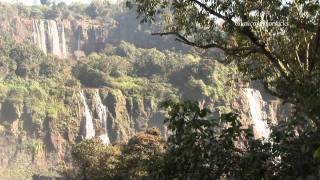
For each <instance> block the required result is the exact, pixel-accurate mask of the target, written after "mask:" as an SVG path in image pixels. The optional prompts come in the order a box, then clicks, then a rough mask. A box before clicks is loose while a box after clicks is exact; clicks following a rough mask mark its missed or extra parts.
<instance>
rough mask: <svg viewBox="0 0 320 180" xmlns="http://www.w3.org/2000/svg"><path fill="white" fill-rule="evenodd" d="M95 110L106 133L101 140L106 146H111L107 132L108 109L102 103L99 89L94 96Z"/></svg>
mask: <svg viewBox="0 0 320 180" xmlns="http://www.w3.org/2000/svg"><path fill="white" fill-rule="evenodd" d="M94 102H95V109H96V112H97V115H98V118H99V120H100V122H101V125H102V128H103V129H104V133H103V134H102V135H100V136H99V137H100V139H101V140H102V142H103V143H104V144H110V140H109V135H108V130H107V107H106V106H105V105H104V104H103V103H102V101H101V97H100V94H99V90H98V89H97V90H96V91H95V94H94Z"/></svg>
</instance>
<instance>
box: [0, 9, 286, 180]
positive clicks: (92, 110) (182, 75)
mask: <svg viewBox="0 0 320 180" xmlns="http://www.w3.org/2000/svg"><path fill="white" fill-rule="evenodd" d="M0 7H1V6H0ZM123 18H128V19H129V20H126V23H128V21H130V18H131V19H135V16H134V15H132V14H130V13H128V14H125V15H123V16H121V17H118V19H123ZM115 19H116V18H115ZM115 19H112V18H109V19H108V18H105V19H104V20H103V22H102V21H101V20H97V19H88V18H79V19H77V18H73V19H72V18H61V17H59V18H39V17H38V18H35V17H32V18H31V17H24V16H21V15H14V16H10V17H7V18H6V19H3V21H1V22H0V31H1V32H2V33H1V34H4V35H5V36H7V37H10V38H13V39H14V40H15V42H13V43H11V42H10V43H7V42H6V41H5V40H3V39H1V38H0V54H1V61H0V80H1V83H0V157H1V161H0V179H3V178H2V176H1V175H3V174H8V173H9V174H10V173H12V172H10V171H9V172H8V171H6V172H5V173H3V172H2V171H4V169H14V168H19V171H20V170H21V172H25V171H26V170H27V171H28V173H29V172H30V173H33V172H35V171H38V170H39V168H40V167H43V169H41V171H42V170H43V171H44V172H46V173H48V174H50V173H52V172H51V171H50V170H48V169H50V168H48V167H54V166H57V165H59V164H61V163H63V164H64V163H65V164H67V163H68V162H70V160H71V159H70V149H71V147H72V145H73V144H74V143H76V142H79V141H81V140H84V139H91V138H100V139H101V140H102V142H103V143H105V144H121V143H123V142H127V141H128V140H129V138H131V137H132V136H133V135H134V134H136V133H138V132H141V131H145V130H146V129H147V128H149V127H158V128H159V129H160V130H161V132H162V135H163V136H166V134H167V132H166V127H165V125H164V124H163V122H164V119H165V116H166V113H165V112H164V110H163V109H160V108H159V107H158V105H159V103H160V102H161V101H163V100H166V99H175V100H181V99H182V100H193V101H198V102H204V104H203V105H204V106H205V107H209V108H211V109H213V110H214V113H215V115H219V114H221V113H224V112H230V111H236V112H239V113H240V114H241V118H242V119H241V122H242V124H243V125H244V126H246V127H249V126H250V127H253V130H254V135H255V137H256V138H261V137H264V138H267V137H268V136H269V133H270V132H269V125H268V124H267V119H268V120H270V122H272V123H276V122H278V121H281V120H284V119H285V118H287V116H286V115H287V114H289V111H288V109H289V108H288V105H285V104H283V102H282V101H281V100H280V99H277V98H275V97H272V96H271V95H269V94H268V93H267V92H266V91H265V90H264V89H263V88H262V87H261V86H256V85H254V84H251V85H248V84H245V83H242V81H239V82H240V83H239V82H235V81H229V80H228V79H227V78H226V77H229V76H230V74H228V72H227V71H231V73H234V72H232V71H233V69H228V68H225V67H224V66H223V65H221V64H219V63H217V62H214V61H211V60H207V59H202V58H201V57H199V56H197V55H193V54H191V53H190V52H188V51H182V53H180V51H179V52H177V51H175V52H174V51H172V52H171V51H159V50H157V49H166V47H170V46H172V47H177V46H174V43H172V42H166V43H162V41H154V39H151V41H150V42H153V43H157V44H160V45H159V46H152V43H151V45H150V43H148V41H147V38H149V36H146V35H147V34H148V33H145V32H144V30H141V31H139V29H143V28H145V27H142V28H141V27H140V25H139V23H138V21H130V23H133V24H134V25H132V27H135V28H136V27H137V29H138V30H132V29H130V27H131V26H126V25H127V24H126V23H121V21H116V20H115ZM123 21H125V20H123ZM129 30H130V31H131V30H132V32H131V33H127V31H129ZM147 30H148V32H150V29H147ZM136 31H138V33H137V32H136ZM149 35H150V33H149ZM122 40H127V41H128V42H131V43H132V44H129V43H121V41H122ZM149 40H150V39H149ZM25 41H27V43H26V44H27V45H26V44H25V43H24V42H25ZM20 43H21V44H20ZM28 43H29V44H30V43H31V44H32V46H29V44H28ZM109 43H111V44H112V45H114V46H115V47H113V48H111V50H110V49H108V44H109ZM7 44H9V46H10V47H6V49H5V48H4V47H5V46H6V45H7ZM169 44H170V46H169ZM33 45H34V46H33ZM117 45H119V46H117ZM134 46H137V47H144V48H145V49H141V48H136V47H134ZM151 48H157V49H151ZM106 49H107V50H106ZM178 49H179V48H178ZM182 49H183V48H182ZM184 50H186V49H184ZM99 52H101V53H100V54H99ZM91 53H93V55H92V54H91ZM110 54H111V55H110ZM50 55H53V57H51V56H50ZM78 66H80V67H78ZM227 84H231V85H232V86H231V88H226V87H227ZM217 107H223V110H222V109H219V108H217ZM29 166H30V168H29V169H30V171H29V169H28V168H25V167H29ZM31 167H32V168H34V169H31Z"/></svg>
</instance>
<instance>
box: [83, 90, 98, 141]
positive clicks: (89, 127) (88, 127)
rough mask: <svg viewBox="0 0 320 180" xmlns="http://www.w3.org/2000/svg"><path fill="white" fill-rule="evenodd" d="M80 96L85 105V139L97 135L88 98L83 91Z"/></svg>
mask: <svg viewBox="0 0 320 180" xmlns="http://www.w3.org/2000/svg"><path fill="white" fill-rule="evenodd" d="M80 97H81V100H82V104H83V106H84V111H83V117H84V118H85V126H84V127H85V132H84V134H83V135H84V138H85V139H92V138H94V136H95V130H94V126H93V117H92V114H91V112H90V109H89V106H88V103H87V98H86V96H85V94H84V92H83V91H81V92H80Z"/></svg>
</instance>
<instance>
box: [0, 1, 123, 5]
mask: <svg viewBox="0 0 320 180" xmlns="http://www.w3.org/2000/svg"><path fill="white" fill-rule="evenodd" d="M0 1H3V2H9V3H15V2H20V3H24V4H26V5H35V4H38V5H39V4H40V0H0ZM55 2H56V3H59V2H65V3H67V4H70V3H71V2H82V3H90V2H91V0H55ZM110 2H111V3H116V2H117V0H110Z"/></svg>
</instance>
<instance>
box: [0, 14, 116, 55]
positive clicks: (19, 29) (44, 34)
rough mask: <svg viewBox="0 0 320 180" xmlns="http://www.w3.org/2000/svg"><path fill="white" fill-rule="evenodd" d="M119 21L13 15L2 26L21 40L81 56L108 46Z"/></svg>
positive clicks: (46, 51)
mask: <svg viewBox="0 0 320 180" xmlns="http://www.w3.org/2000/svg"><path fill="white" fill-rule="evenodd" d="M115 23H116V22H115V21H114V20H110V22H109V23H105V22H104V23H103V24H98V22H94V21H93V22H90V21H76V20H74V21H69V20H67V19H30V18H21V17H13V18H12V19H8V22H2V23H1V25H0V29H1V31H2V32H5V33H7V34H8V35H9V36H12V37H14V38H15V39H16V40H18V41H29V42H32V43H34V44H35V45H36V46H37V47H38V48H39V49H41V50H42V51H43V52H44V53H51V54H53V55H55V56H57V57H60V58H67V57H76V58H80V57H83V56H85V55H87V54H90V53H92V52H97V51H100V50H102V49H104V48H105V45H106V43H107V39H108V38H109V37H108V33H109V32H110V31H112V29H113V28H115V27H116V24H115ZM12 27H13V28H12Z"/></svg>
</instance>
